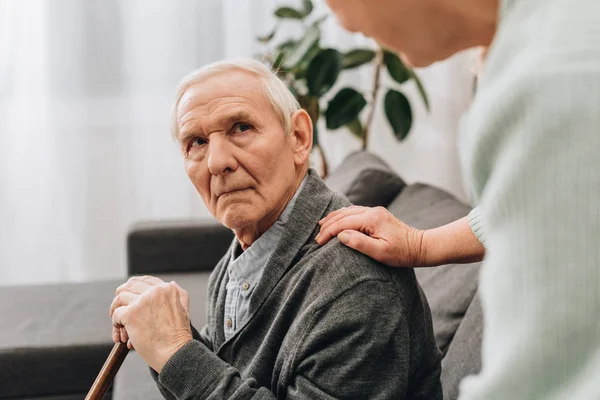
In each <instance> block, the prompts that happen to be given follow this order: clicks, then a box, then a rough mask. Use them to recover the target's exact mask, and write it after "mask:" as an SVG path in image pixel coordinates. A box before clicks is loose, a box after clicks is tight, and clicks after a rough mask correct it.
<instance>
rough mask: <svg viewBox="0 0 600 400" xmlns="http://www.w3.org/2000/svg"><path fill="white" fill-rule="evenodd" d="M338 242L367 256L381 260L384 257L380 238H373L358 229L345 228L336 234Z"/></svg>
mask: <svg viewBox="0 0 600 400" xmlns="http://www.w3.org/2000/svg"><path fill="white" fill-rule="evenodd" d="M338 239H339V240H340V242H342V243H343V244H345V245H346V246H348V247H350V248H352V249H354V250H356V251H359V252H361V253H363V254H366V255H367V256H369V257H371V258H373V259H375V260H377V261H379V262H383V260H385V259H386V254H385V249H384V246H383V244H384V243H383V240H382V239H375V238H372V237H370V236H368V235H365V234H364V233H362V232H359V231H353V230H345V231H342V232H340V234H339V235H338Z"/></svg>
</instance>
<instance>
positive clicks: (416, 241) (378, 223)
mask: <svg viewBox="0 0 600 400" xmlns="http://www.w3.org/2000/svg"><path fill="white" fill-rule="evenodd" d="M319 224H320V225H321V230H320V232H319V234H318V235H317V237H316V238H315V239H316V241H317V243H319V245H321V246H322V245H324V244H325V243H327V242H328V241H329V240H331V239H332V238H334V237H337V238H338V239H339V241H340V242H342V243H343V244H345V245H346V246H348V247H351V248H353V249H355V250H357V251H360V252H361V253H364V254H366V255H368V256H369V257H371V258H373V259H375V260H377V261H379V262H381V263H382V264H386V265H389V266H391V267H418V266H423V265H425V264H424V259H423V256H424V254H423V248H422V247H423V234H424V231H422V230H420V229H415V228H413V227H411V226H408V225H407V224H405V223H404V222H402V221H400V220H398V219H397V218H396V217H394V216H393V215H392V214H391V213H390V212H389V211H388V210H387V209H385V208H384V207H374V208H371V207H360V206H351V207H346V208H342V209H339V210H336V211H333V212H332V213H330V214H329V215H328V216H327V217H325V218H323V219H322V220H321V221H319Z"/></svg>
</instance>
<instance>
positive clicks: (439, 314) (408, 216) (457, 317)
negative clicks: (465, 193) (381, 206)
mask: <svg viewBox="0 0 600 400" xmlns="http://www.w3.org/2000/svg"><path fill="white" fill-rule="evenodd" d="M388 209H389V211H390V212H391V213H392V214H394V215H395V216H396V217H397V218H399V219H400V220H402V221H404V222H405V223H407V224H408V225H410V226H413V227H415V228H419V229H429V228H435V227H438V226H441V225H445V224H447V223H449V222H452V221H455V220H457V219H459V218H462V217H464V216H466V215H467V214H468V212H469V210H470V207H468V206H466V205H465V204H463V203H461V202H460V201H458V200H457V199H455V198H454V197H452V196H451V195H450V194H448V193H446V192H444V191H442V190H440V189H437V188H434V187H431V186H427V185H423V184H413V185H410V186H407V187H406V188H404V190H403V191H402V192H401V193H400V194H399V195H398V196H397V197H396V198H395V199H394V201H393V202H392V203H391V204H390V205H389V206H388ZM479 265H480V263H472V264H465V265H455V264H449V265H442V266H439V267H436V268H417V269H416V270H415V274H416V275H417V279H418V280H419V283H420V284H421V287H422V288H423V291H424V292H425V296H426V297H427V301H428V302H429V306H430V308H431V315H432V318H433V328H434V331H435V338H436V342H437V345H438V347H439V348H440V350H441V351H442V352H443V353H444V354H445V353H446V351H447V350H448V346H449V345H450V342H451V341H452V337H453V336H454V333H455V332H456V329H457V328H458V326H459V324H460V321H461V319H462V317H463V316H464V314H465V312H466V311H467V308H468V307H469V304H470V303H471V300H472V299H473V296H474V294H475V291H476V289H477V277H478V271H479Z"/></svg>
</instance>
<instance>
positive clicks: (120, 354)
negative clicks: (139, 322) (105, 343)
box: [85, 342, 129, 400]
mask: <svg viewBox="0 0 600 400" xmlns="http://www.w3.org/2000/svg"><path fill="white" fill-rule="evenodd" d="M127 353H129V349H128V348H127V344H125V343H122V342H119V343H115V345H114V346H113V349H112V351H111V352H110V354H109V355H108V358H107V359H106V362H105V363H104V366H103V367H102V369H101V370H100V373H99V374H98V377H97V378H96V380H95V381H94V384H93V385H92V387H91V388H90V391H89V392H88V394H87V396H86V397H85V400H102V398H103V397H104V395H105V394H106V392H107V391H108V388H109V387H110V385H111V384H112V381H113V379H114V377H115V375H116V374H117V371H119V368H120V367H121V364H123V361H125V357H127Z"/></svg>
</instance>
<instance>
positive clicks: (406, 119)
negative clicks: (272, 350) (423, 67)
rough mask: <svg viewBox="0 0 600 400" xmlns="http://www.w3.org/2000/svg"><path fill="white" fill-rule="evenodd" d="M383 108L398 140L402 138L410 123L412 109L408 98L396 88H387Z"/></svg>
mask: <svg viewBox="0 0 600 400" xmlns="http://www.w3.org/2000/svg"><path fill="white" fill-rule="evenodd" d="M384 108H385V116H386V117H387V119H388V121H389V122H390V125H391V126H392V130H393V131H394V135H396V138H397V139H398V140H403V139H404V138H406V136H407V135H408V132H409V131H410V127H411V125H412V110H411V108H410V103H409V102H408V99H407V98H406V96H404V95H403V94H402V93H400V92H398V91H396V90H389V91H388V92H387V93H386V94H385V100H384Z"/></svg>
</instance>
